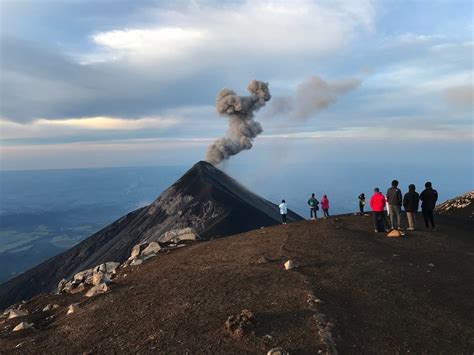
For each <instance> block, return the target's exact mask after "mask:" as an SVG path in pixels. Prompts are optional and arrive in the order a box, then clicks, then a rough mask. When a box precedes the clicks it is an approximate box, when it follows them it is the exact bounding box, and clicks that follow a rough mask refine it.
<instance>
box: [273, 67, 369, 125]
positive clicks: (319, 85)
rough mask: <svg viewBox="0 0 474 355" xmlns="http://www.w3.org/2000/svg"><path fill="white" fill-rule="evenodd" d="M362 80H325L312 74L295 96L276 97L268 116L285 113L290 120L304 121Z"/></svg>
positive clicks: (352, 88) (301, 84)
mask: <svg viewBox="0 0 474 355" xmlns="http://www.w3.org/2000/svg"><path fill="white" fill-rule="evenodd" d="M361 82H362V81H361V80H360V79H356V78H351V79H343V80H334V81H325V80H323V79H321V78H320V77H319V76H312V77H310V78H309V79H307V80H305V81H303V82H302V83H300V84H299V85H298V87H297V89H296V93H295V95H294V96H284V97H277V98H275V99H274V100H273V101H272V105H271V107H270V110H269V111H267V116H273V115H285V116H287V117H288V118H289V119H290V120H295V121H304V120H306V119H308V118H309V117H311V116H312V115H314V114H316V113H318V112H319V111H322V110H324V109H325V108H327V107H328V106H329V105H331V104H333V103H334V102H336V101H337V99H338V98H339V97H340V96H341V95H344V94H346V93H348V92H350V91H352V90H354V89H356V88H357V87H358V86H359V85H360V83H361Z"/></svg>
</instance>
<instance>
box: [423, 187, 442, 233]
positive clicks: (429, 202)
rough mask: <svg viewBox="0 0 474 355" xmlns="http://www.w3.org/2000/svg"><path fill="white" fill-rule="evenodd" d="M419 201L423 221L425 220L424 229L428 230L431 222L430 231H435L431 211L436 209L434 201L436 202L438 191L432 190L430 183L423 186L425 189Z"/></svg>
mask: <svg viewBox="0 0 474 355" xmlns="http://www.w3.org/2000/svg"><path fill="white" fill-rule="evenodd" d="M420 200H421V212H422V213H423V219H424V220H425V226H426V228H429V222H431V230H433V231H434V230H435V222H434V216H433V211H434V209H435V207H436V201H438V191H436V190H435V189H433V186H432V184H431V182H429V181H428V182H427V183H426V184H425V189H424V190H423V191H422V192H421V194H420Z"/></svg>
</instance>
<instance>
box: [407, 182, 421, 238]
mask: <svg viewBox="0 0 474 355" xmlns="http://www.w3.org/2000/svg"><path fill="white" fill-rule="evenodd" d="M415 189H416V188H415V185H413V184H411V185H408V192H407V193H406V194H405V196H403V208H404V209H405V212H406V213H407V220H408V228H407V229H408V230H409V231H412V230H415V224H416V223H415V213H416V212H418V205H419V204H420V195H419V194H418V192H416V191H415Z"/></svg>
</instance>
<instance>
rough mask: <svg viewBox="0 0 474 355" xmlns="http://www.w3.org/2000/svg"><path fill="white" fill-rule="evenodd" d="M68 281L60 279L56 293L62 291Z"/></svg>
mask: <svg viewBox="0 0 474 355" xmlns="http://www.w3.org/2000/svg"><path fill="white" fill-rule="evenodd" d="M67 283H68V281H67V280H66V279H62V280H61V281H59V283H58V293H64V289H65V288H66V285H67Z"/></svg>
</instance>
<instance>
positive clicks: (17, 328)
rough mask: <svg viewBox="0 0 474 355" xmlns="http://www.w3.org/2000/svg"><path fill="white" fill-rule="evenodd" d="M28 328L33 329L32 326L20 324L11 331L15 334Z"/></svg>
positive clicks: (24, 323)
mask: <svg viewBox="0 0 474 355" xmlns="http://www.w3.org/2000/svg"><path fill="white" fill-rule="evenodd" d="M30 328H33V324H30V323H26V322H21V323H20V324H18V325H17V326H16V327H15V328H13V331H14V332H17V331H19V330H25V329H30Z"/></svg>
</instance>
